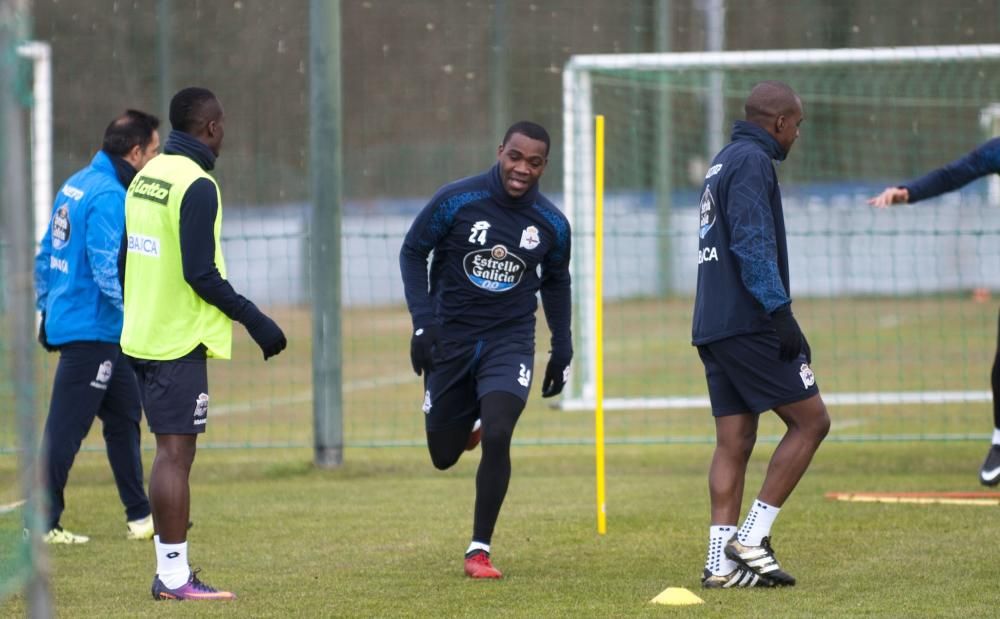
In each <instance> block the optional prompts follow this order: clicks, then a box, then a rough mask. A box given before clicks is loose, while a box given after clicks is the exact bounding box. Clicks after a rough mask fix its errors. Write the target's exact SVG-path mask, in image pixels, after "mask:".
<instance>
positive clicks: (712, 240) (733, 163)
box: [691, 120, 791, 346]
mask: <svg viewBox="0 0 1000 619" xmlns="http://www.w3.org/2000/svg"><path fill="white" fill-rule="evenodd" d="M784 158H785V152H784V151H783V150H782V148H781V146H780V145H779V144H778V142H777V140H775V139H774V138H773V137H772V136H771V134H769V133H768V132H767V131H765V130H764V129H763V128H761V127H758V126H757V125H755V124H753V123H749V122H746V121H742V120H741V121H737V122H736V124H735V125H734V127H733V134H732V141H731V142H730V143H729V144H727V145H726V146H725V147H724V148H723V149H722V150H721V151H719V154H718V155H716V156H715V159H713V160H712V165H711V166H710V167H709V169H708V173H707V174H706V175H705V187H704V189H703V190H702V194H701V209H700V223H699V232H698V235H699V237H700V239H699V243H698V287H697V292H696V297H695V303H694V320H693V325H692V330H691V340H692V343H693V344H694V345H696V346H698V345H701V344H708V343H711V342H714V341H717V340H721V339H725V338H727V337H732V336H734V335H742V334H747V333H758V332H762V331H769V330H771V329H772V327H771V318H770V314H771V313H772V312H774V310H776V309H778V308H779V307H781V306H783V305H787V304H789V303H791V292H790V288H789V284H788V247H787V243H786V239H785V216H784V213H783V212H782V208H781V191H780V190H779V188H778V174H777V172H776V171H775V165H774V163H773V161H781V160H783V159H784Z"/></svg>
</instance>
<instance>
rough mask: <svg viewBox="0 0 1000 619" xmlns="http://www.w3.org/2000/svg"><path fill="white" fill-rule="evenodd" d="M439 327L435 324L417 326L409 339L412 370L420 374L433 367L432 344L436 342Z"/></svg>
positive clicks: (439, 331)
mask: <svg viewBox="0 0 1000 619" xmlns="http://www.w3.org/2000/svg"><path fill="white" fill-rule="evenodd" d="M440 334H441V328H440V327H438V326H437V325H435V324H428V325H427V326H425V327H418V328H417V330H416V331H414V332H413V337H412V338H411V339H410V364H411V365H413V371H414V372H416V373H417V376H420V374H421V372H430V371H431V370H433V369H434V346H435V344H437V341H438V337H439V336H440Z"/></svg>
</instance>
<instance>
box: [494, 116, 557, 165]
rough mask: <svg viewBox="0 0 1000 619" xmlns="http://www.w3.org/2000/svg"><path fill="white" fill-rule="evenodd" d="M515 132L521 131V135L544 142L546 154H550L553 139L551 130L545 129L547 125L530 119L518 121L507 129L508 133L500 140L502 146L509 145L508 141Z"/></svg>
mask: <svg viewBox="0 0 1000 619" xmlns="http://www.w3.org/2000/svg"><path fill="white" fill-rule="evenodd" d="M515 133H520V134H521V135H523V136H525V137H529V138H531V139H532V140H538V141H539V142H544V143H545V156H546V157H548V156H549V148H550V146H549V144H551V140H550V139H549V132H548V131H546V130H545V127H543V126H541V125H539V124H538V123H533V122H531V121H530V120H521V121H518V122H516V123H514V124H513V125H511V126H510V128H509V129H507V133H505V134H503V142H500V144H501V146H507V142H509V141H510V137H511V136H512V135H514V134H515Z"/></svg>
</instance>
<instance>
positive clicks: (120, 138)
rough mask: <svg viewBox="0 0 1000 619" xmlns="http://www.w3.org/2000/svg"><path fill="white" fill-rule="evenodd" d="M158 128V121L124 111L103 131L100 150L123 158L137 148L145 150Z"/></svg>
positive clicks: (141, 113)
mask: <svg viewBox="0 0 1000 619" xmlns="http://www.w3.org/2000/svg"><path fill="white" fill-rule="evenodd" d="M159 126H160V119H159V118H157V117H156V116H153V115H152V114H147V113H146V112H140V111H139V110H125V113H124V114H122V115H121V116H119V117H118V118H116V119H114V120H112V121H111V124H109V125H108V128H107V129H105V130H104V144H102V145H101V150H103V151H104V152H106V153H108V154H109V155H115V156H116V157H124V156H125V155H127V154H128V153H129V151H131V150H132V149H133V148H135V147H136V146H138V147H139V148H140V149H145V148H146V147H147V146H149V143H150V142H152V141H153V132H154V131H156V129H157V128H158V127H159Z"/></svg>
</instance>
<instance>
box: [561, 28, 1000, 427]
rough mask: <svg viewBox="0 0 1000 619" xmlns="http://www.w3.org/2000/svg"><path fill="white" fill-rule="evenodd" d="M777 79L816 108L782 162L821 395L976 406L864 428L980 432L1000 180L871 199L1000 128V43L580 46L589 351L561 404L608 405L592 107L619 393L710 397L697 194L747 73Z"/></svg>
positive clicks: (648, 405) (573, 75)
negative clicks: (885, 201) (686, 49)
mask: <svg viewBox="0 0 1000 619" xmlns="http://www.w3.org/2000/svg"><path fill="white" fill-rule="evenodd" d="M770 79H775V80H781V81H784V82H786V83H788V84H789V85H791V86H792V87H793V88H794V89H795V90H796V91H797V92H798V93H799V94H800V96H801V98H802V101H803V107H804V111H805V122H804V123H803V125H802V130H801V138H800V139H799V141H798V142H797V143H796V145H795V147H794V148H793V150H792V152H791V154H790V156H789V157H788V159H787V160H786V161H784V162H782V163H781V164H780V167H779V171H778V176H779V180H780V182H781V191H782V195H783V199H784V210H785V220H786V227H787V230H788V237H789V259H790V263H791V264H790V267H791V287H792V290H791V293H792V297H793V299H794V301H795V303H794V308H795V312H796V315H797V316H798V317H799V322H800V323H801V324H802V327H803V329H804V331H805V332H806V335H807V336H808V337H809V340H810V343H811V344H812V348H813V351H814V362H813V365H814V369H815V370H816V374H817V378H818V381H819V383H820V385H821V388H822V389H823V392H824V396H825V399H826V400H827V402H828V403H832V404H838V405H864V406H865V407H866V410H869V411H870V410H876V409H885V407H892V406H896V407H905V408H906V409H907V411H912V410H915V409H921V408H923V409H929V408H932V407H927V406H924V407H920V406H916V405H919V404H935V405H939V406H941V407H944V408H947V409H949V410H952V409H958V408H970V407H969V405H970V404H972V405H974V407H973V408H975V407H976V406H978V409H977V412H975V413H973V414H972V416H971V417H969V419H964V418H962V419H960V418H959V416H955V415H950V416H947V420H945V421H941V420H940V415H937V416H935V414H934V413H932V412H929V411H926V410H925V411H923V412H920V411H919V410H918V411H917V412H914V413H908V414H912V415H914V417H907V419H906V420H905V421H902V420H899V421H898V423H897V422H889V421H888V419H882V420H881V421H884V422H885V423H880V419H879V418H878V417H879V414H878V413H869V414H867V415H866V417H865V419H864V420H863V421H862V422H859V426H864V428H862V429H859V433H860V434H862V435H864V436H869V435H878V436H887V435H893V436H903V435H909V434H916V435H919V436H925V437H926V436H938V435H940V436H954V435H963V436H965V435H970V434H972V433H977V432H978V433H982V432H985V430H987V429H988V426H989V423H988V422H987V419H986V418H985V417H984V416H982V415H983V414H982V413H981V411H985V410H986V404H985V402H987V401H988V400H989V397H990V396H989V392H988V391H987V389H988V387H989V370H990V363H991V361H992V352H993V347H994V344H995V342H996V333H995V329H996V302H995V301H988V299H989V296H990V294H991V293H993V295H994V296H995V293H996V292H997V291H1000V205H998V204H997V203H996V202H995V201H993V200H990V192H989V189H988V183H987V181H986V180H982V181H977V182H976V183H973V184H971V185H969V186H968V187H966V188H965V189H963V190H962V191H960V192H955V193H952V194H949V195H946V196H942V197H940V198H938V199H935V200H929V201H927V202H926V203H920V204H918V205H913V206H904V207H897V208H894V209H888V210H874V209H872V208H871V207H869V206H867V204H866V203H865V200H866V199H867V198H869V197H871V196H872V195H875V193H877V192H878V191H880V190H881V189H882V188H884V187H885V186H887V185H890V184H895V183H901V182H903V181H905V180H907V179H910V178H913V177H915V176H918V175H920V174H922V173H924V172H926V171H929V170H931V169H933V168H936V167H939V166H941V165H943V164H945V163H947V162H948V161H951V160H953V159H956V158H958V157H959V156H961V155H964V154H966V153H967V152H968V151H970V150H971V149H972V148H974V147H975V146H976V145H978V144H979V143H981V142H982V141H984V140H985V139H986V138H988V137H991V135H993V134H995V132H996V130H997V129H998V128H1000V123H996V122H992V120H993V119H994V118H995V117H996V116H997V109H998V107H997V106H998V103H1000V45H979V46H949V47H909V48H869V49H831V50H826V49H800V50H774V51H749V52H706V53H663V54H607V55H582V56H574V57H572V58H571V59H570V61H569V62H568V63H567V65H566V67H565V69H564V71H563V114H564V116H563V129H564V153H563V157H564V162H565V163H564V177H563V182H564V192H565V193H564V196H563V200H564V206H565V210H566V213H567V215H568V217H569V218H570V220H571V222H572V224H573V227H574V243H575V246H574V257H573V275H574V280H573V285H574V296H575V322H574V337H575V339H576V351H577V358H576V363H575V368H574V374H573V376H572V381H571V384H570V385H569V386H568V389H567V395H566V397H565V399H564V401H563V407H564V408H567V409H570V410H573V409H578V410H584V409H590V408H592V407H593V406H594V392H595V382H594V381H595V352H594V351H595V339H594V333H595V331H596V329H595V326H596V325H595V322H594V321H595V308H596V303H597V299H595V297H594V280H593V273H594V270H595V254H594V238H593V230H594V222H593V204H594V193H593V191H594V190H593V186H594V182H593V181H594V164H593V161H594V155H595V153H594V145H593V139H594V132H593V117H594V115H595V114H602V115H604V116H605V117H606V119H607V120H606V123H607V129H606V132H607V135H606V149H605V161H606V181H605V182H606V194H605V221H604V229H605V238H604V240H605V255H604V258H603V259H604V265H603V266H604V273H605V277H604V294H603V299H602V300H601V301H602V302H603V303H604V308H605V311H604V314H605V316H606V319H605V324H604V334H605V338H604V350H605V376H606V380H605V386H604V392H605V394H606V396H605V407H606V408H607V409H608V410H614V409H626V410H647V409H648V410H656V411H664V410H667V411H668V410H669V409H685V408H701V407H704V406H707V404H708V401H707V397H706V395H705V394H706V388H705V381H704V374H703V370H702V366H701V363H700V361H699V359H698V356H697V352H696V351H695V349H694V348H693V347H691V346H690V325H691V308H692V305H693V299H692V296H693V292H694V286H695V279H696V269H697V264H698V260H697V258H696V256H695V254H696V253H697V246H698V237H697V229H698V221H697V206H698V203H699V199H698V198H699V191H700V189H701V188H702V183H703V178H704V175H705V173H706V170H707V169H708V162H709V161H710V160H711V158H712V156H713V155H714V152H715V151H716V150H717V148H718V147H719V146H721V145H722V144H724V143H726V142H728V139H729V138H728V136H729V131H730V128H731V126H732V123H733V121H734V120H737V119H739V118H742V117H743V109H742V106H743V101H744V100H745V98H746V96H747V94H748V93H749V91H750V89H751V87H752V86H753V84H755V83H757V82H759V81H762V80H770ZM987 119H989V120H990V122H987ZM994 195H995V194H994ZM973 291H975V295H974V294H973ZM983 301H987V302H983ZM885 417H888V415H885Z"/></svg>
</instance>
